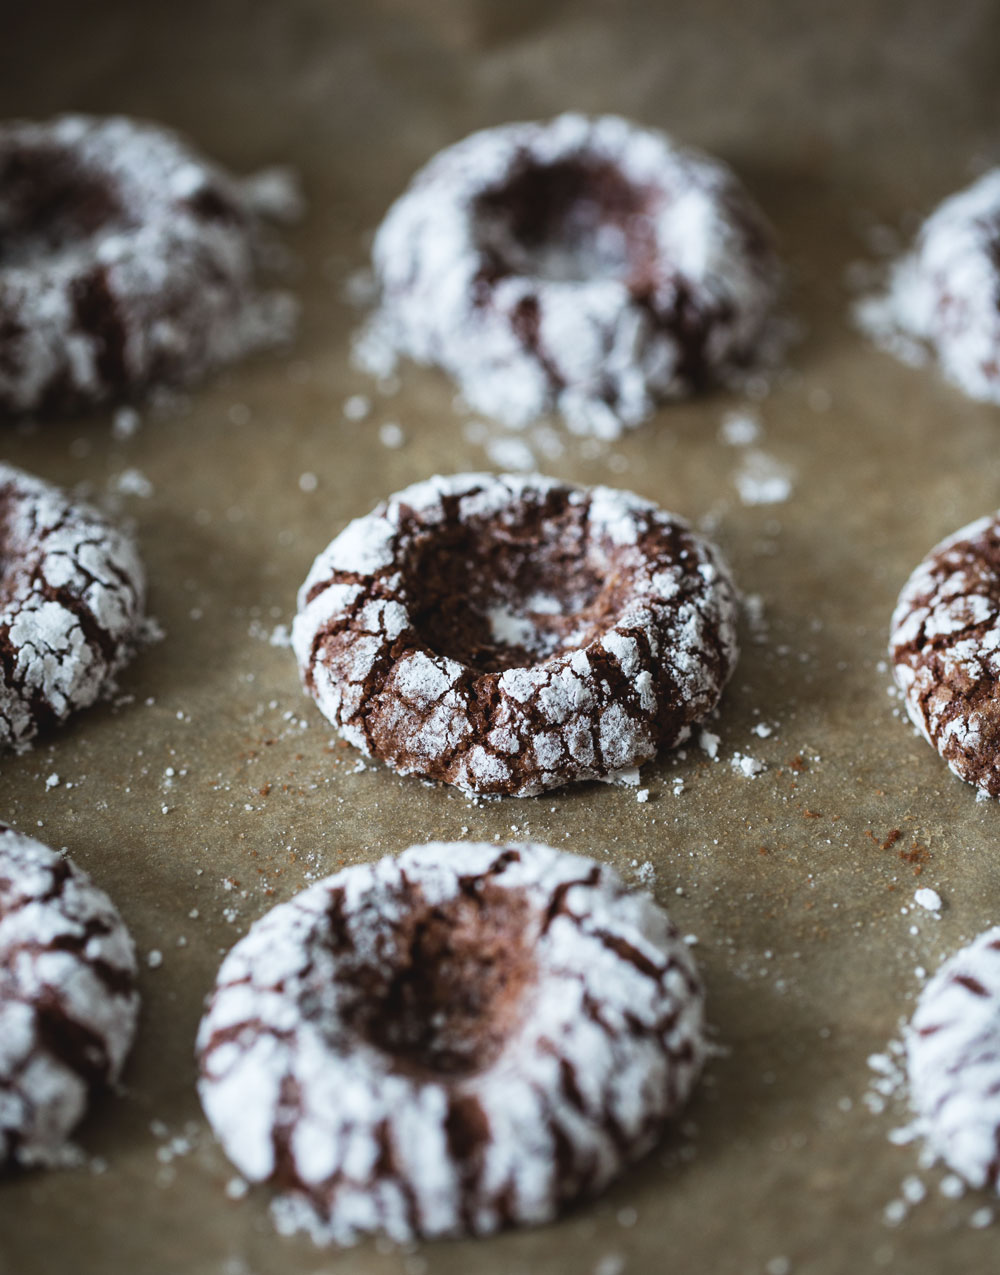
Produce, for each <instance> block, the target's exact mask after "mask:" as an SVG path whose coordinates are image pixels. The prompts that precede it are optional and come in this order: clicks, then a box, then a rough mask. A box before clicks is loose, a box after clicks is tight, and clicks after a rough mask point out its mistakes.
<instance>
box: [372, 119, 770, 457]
mask: <svg viewBox="0 0 1000 1275" xmlns="http://www.w3.org/2000/svg"><path fill="white" fill-rule="evenodd" d="M567 171H568V172H570V173H574V172H575V173H578V175H579V181H578V183H577V184H578V185H579V190H578V192H577V193H576V195H575V196H574V197H573V198H572V199H571V200H570V201H569V204H568V206H567V207H563V205H566V203H567V201H566V200H565V198H563V199H562V200H561V201H559V200H553V199H549V198H547V196H546V192H547V191H548V188H549V185H550V182H551V177H550V175H551V174H552V173H553V172H555V173H562V172H567ZM605 186H610V187H611V188H612V190H613V192H614V193H613V194H611V195H607V194H604V193H602V192H603V190H604V187H605ZM532 192H534V193H533V194H532ZM527 201H530V202H531V203H532V204H533V205H534V204H537V206H538V208H540V209H543V210H546V211H544V212H543V213H542V214H541V215H542V217H543V219H545V224H543V226H542V227H541V228H540V233H533V234H528V233H527V232H526V230H525V229H524V228H523V227H521V225H520V222H519V220H518V218H519V216H521V215H522V214H520V213H519V211H518V210H519V209H520V208H521V206H522V205H523V204H525V203H526V202H527ZM557 208H559V209H560V211H555V210H556V209H557ZM549 223H551V224H549ZM537 230H538V228H536V231H537ZM640 259H641V262H642V264H643V266H644V270H643V278H644V279H650V280H651V281H652V286H651V287H649V288H647V289H645V290H644V291H643V293H642V296H641V298H640V297H639V296H638V295H637V294H636V293H635V292H634V290H633V288H632V286H631V285H630V283H629V277H630V273H631V272H632V271H633V270H635V269H636V267H637V264H638V263H639V261H640ZM373 260H374V265H375V273H376V276H377V279H378V282H379V285H380V290H381V304H380V308H379V310H378V311H377V312H376V314H375V316H374V318H373V319H372V321H371V322H370V323H369V324H368V325H367V327H366V328H365V330H364V332H363V333H362V334H361V335H360V336H359V338H358V340H357V341H356V344H355V358H356V360H357V361H358V362H359V363H360V364H361V365H362V366H363V367H365V368H367V369H368V370H369V371H371V372H372V373H373V374H375V375H378V376H384V375H386V374H388V373H391V371H392V370H393V368H394V366H395V359H396V355H397V353H398V354H403V355H406V356H408V357H410V358H412V359H414V360H416V361H417V362H420V363H427V364H434V365H438V366H441V367H443V368H445V369H446V370H447V371H448V372H449V373H450V374H451V375H452V376H453V377H454V378H455V379H456V381H457V382H458V384H459V387H460V389H461V392H462V394H463V396H464V398H465V399H466V400H467V402H468V403H469V405H470V406H471V407H472V408H473V410H475V411H480V412H484V413H485V414H487V415H489V416H492V417H494V418H496V419H498V420H502V421H504V422H505V423H506V424H508V425H511V426H514V427H518V428H521V427H523V426H525V425H527V424H529V423H530V422H531V421H532V420H534V419H536V418H537V417H539V416H540V415H542V414H543V413H545V412H548V411H552V410H557V411H559V412H560V413H561V414H562V415H563V417H564V418H565V420H566V422H567V424H568V426H569V428H570V429H571V430H573V431H574V432H577V433H580V434H591V435H596V436H598V437H602V438H615V437H617V436H618V435H619V434H620V433H621V431H622V429H623V428H624V427H628V426H633V425H637V424H638V423H639V422H641V421H642V420H643V419H645V418H646V417H647V416H648V415H649V414H650V412H651V411H652V410H653V408H654V407H655V405H656V403H657V402H658V401H660V400H663V399H669V398H676V397H678V396H681V395H684V394H688V393H690V392H691V390H692V389H693V388H695V387H696V385H695V383H696V382H697V381H699V380H700V379H701V377H700V374H699V375H695V374H694V373H693V372H692V371H691V369H692V367H695V366H697V367H698V368H699V369H701V371H702V372H704V373H705V374H707V375H709V376H713V375H714V376H715V377H716V378H720V377H724V376H725V375H726V373H727V372H729V371H731V370H733V369H734V368H735V367H736V366H738V365H740V364H743V363H745V362H747V361H748V360H749V358H750V357H751V355H753V354H754V352H755V350H756V349H757V348H758V347H760V346H762V345H764V344H767V342H766V340H765V336H766V334H765V329H766V327H767V321H768V318H769V315H770V312H771V309H772V306H773V303H774V300H775V295H776V292H777V286H778V269H777V265H776V261H775V258H774V255H773V251H772V249H771V247H770V233H769V231H768V230H767V228H766V226H765V225H764V222H763V219H762V218H761V216H760V214H759V212H758V211H757V209H756V208H755V207H754V206H753V205H752V203H751V202H750V200H749V199H748V197H747V196H746V194H745V192H744V191H743V190H742V188H741V187H740V185H739V184H738V182H737V181H736V179H735V177H734V176H733V174H732V173H731V172H730V171H729V170H728V169H727V168H725V167H724V166H723V165H721V164H719V163H717V162H715V161H713V160H710V159H708V158H707V157H706V156H704V155H701V154H698V153H696V152H694V151H687V150H684V149H681V148H680V147H677V146H675V145H674V144H673V143H672V142H671V141H670V140H669V139H668V138H666V137H665V136H664V135H663V134H660V133H657V132H655V131H653V130H650V129H644V128H640V127H637V126H636V125H633V124H630V123H628V122H627V121H625V120H623V119H619V118H617V117H613V116H604V117H599V118H593V119H588V118H586V117H584V116H581V115H574V114H567V115H561V116H559V117H558V118H557V119H555V120H552V121H551V122H548V123H541V124H537V123H531V124H511V125H506V126H503V127H500V128H493V129H488V130H485V131H483V132H479V133H475V134H473V135H472V136H471V137H468V138H466V139H465V140H464V141H462V142H459V143H458V144H456V145H454V146H451V147H449V148H448V149H446V150H444V151H442V152H441V153H440V154H439V155H437V156H436V157H435V158H434V159H433V160H431V162H430V163H429V164H427V165H426V167H425V168H424V169H423V170H422V171H421V172H420V173H418V174H417V176H416V177H415V178H414V179H413V182H412V183H411V185H410V187H409V189H408V190H407V191H406V193H405V194H404V195H403V196H402V197H401V198H400V199H399V200H397V201H396V203H395V204H394V205H393V207H392V208H391V209H390V211H389V213H388V214H387V216H386V218H385V220H384V221H383V223H382V225H381V227H380V228H379V231H378V233H377V235H376V238H375V244H374V249H373ZM661 260H664V261H668V262H669V263H670V269H663V268H660V261H661ZM681 309H683V313H684V314H685V316H686V319H685V322H684V323H683V324H678V322H677V318H676V316H677V314H678V312H679V310H681Z"/></svg>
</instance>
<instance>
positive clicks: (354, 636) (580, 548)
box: [292, 474, 736, 797]
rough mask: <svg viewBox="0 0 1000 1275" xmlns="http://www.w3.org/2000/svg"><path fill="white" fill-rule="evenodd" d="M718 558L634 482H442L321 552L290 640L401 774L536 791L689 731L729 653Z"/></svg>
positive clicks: (353, 738)
mask: <svg viewBox="0 0 1000 1275" xmlns="http://www.w3.org/2000/svg"><path fill="white" fill-rule="evenodd" d="M735 618H736V596H735V591H734V589H733V585H732V582H731V580H730V578H729V574H728V572H727V570H726V567H725V565H724V564H723V562H722V561H721V559H720V557H719V555H718V552H717V551H716V550H715V549H714V548H713V547H712V546H711V545H709V544H708V543H707V542H706V541H704V540H703V539H701V538H700V537H699V536H697V535H696V534H695V533H694V532H693V531H691V529H690V528H689V527H688V526H687V524H686V523H685V522H683V521H682V520H681V519H679V518H677V517H675V516H674V515H673V514H668V513H665V512H664V511H663V510H661V509H658V508H657V507H656V506H655V505H653V504H651V503H650V502H649V501H646V500H642V499H641V498H640V497H638V496H635V495H633V494H632V493H630V492H622V491H616V490H613V489H611V488H608V487H594V488H584V487H574V486H569V485H567V484H564V483H560V482H556V481H555V480H553V479H550V478H543V477H541V476H540V475H537V474H536V475H529V476H526V477H525V476H515V475H509V474H508V475H502V476H499V477H497V476H495V475H492V474H457V475H453V476H451V477H446V478H442V477H435V478H432V479H429V480H427V481H426V482H423V483H418V484H416V485H415V486H413V487H408V488H406V489H405V490H404V491H401V492H398V493H397V494H396V495H394V496H391V497H390V498H389V499H388V501H386V502H385V503H384V504H382V505H380V506H378V508H376V509H375V510H374V511H373V512H372V513H371V514H369V515H368V516H367V517H364V518H359V519H356V520H355V521H354V522H352V523H351V524H350V525H349V526H348V527H347V528H346V529H345V530H344V531H343V532H342V533H341V534H340V535H339V536H338V537H337V538H336V539H335V540H334V541H333V542H332V543H331V544H330V545H329V546H328V547H327V548H326V549H325V550H324V551H323V553H321V554H320V555H319V557H318V558H317V559H316V561H315V562H314V564H313V566H312V569H311V570H310V572H309V575H308V577H307V579H306V581H305V583H304V584H303V586H302V589H301V591H300V594H299V613H298V615H297V616H296V619H295V623H294V625H293V631H292V644H293V646H294V649H295V653H296V656H297V658H298V661H299V667H300V670H301V675H302V679H303V682H304V685H305V687H306V689H307V691H308V692H309V694H310V695H312V696H313V697H314V698H315V700H316V702H317V704H318V705H319V708H320V709H321V711H322V712H323V713H324V715H325V716H326V717H327V718H329V720H330V721H331V722H333V723H334V724H335V725H336V726H337V727H338V729H339V730H340V732H341V734H342V735H343V736H344V738H345V739H347V740H349V741H350V742H351V743H352V744H354V745H356V746H357V747H358V748H360V749H361V750H362V752H364V753H365V754H366V755H369V756H374V757H377V758H378V759H379V760H381V761H384V762H386V763H387V764H388V765H389V766H390V767H392V768H393V769H394V770H397V771H399V772H400V773H401V774H417V775H422V776H424V777H426V778H429V779H438V780H444V781H446V782H448V783H452V784H456V785H457V786H458V787H459V788H461V789H463V790H464V791H466V792H473V793H482V794H491V795H514V796H521V797H523V796H531V795H533V794H536V793H539V792H543V791H544V790H546V789H549V788H554V787H558V786H559V785H561V784H565V783H568V782H570V781H571V780H579V779H594V778H605V777H606V776H608V775H610V774H613V773H614V772H616V771H620V770H622V769H626V768H629V767H633V766H638V765H640V764H642V763H643V762H645V761H648V760H649V759H650V758H651V757H653V756H654V755H655V753H656V752H657V751H658V750H659V749H661V748H667V747H670V746H671V745H674V744H677V743H679V742H680V741H682V740H684V739H685V738H687V736H688V735H689V734H690V731H691V727H692V724H693V723H695V722H697V721H698V720H699V719H700V718H702V717H704V715H705V714H706V713H707V712H709V710H710V709H712V708H713V707H714V706H715V704H716V702H717V701H718V699H719V696H720V694H721V692H722V688H723V686H724V685H725V683H726V680H727V679H728V677H729V675H730V673H731V672H732V669H733V666H734V664H735V660H736V638H735Z"/></svg>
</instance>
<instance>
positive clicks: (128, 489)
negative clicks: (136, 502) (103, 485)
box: [108, 469, 155, 500]
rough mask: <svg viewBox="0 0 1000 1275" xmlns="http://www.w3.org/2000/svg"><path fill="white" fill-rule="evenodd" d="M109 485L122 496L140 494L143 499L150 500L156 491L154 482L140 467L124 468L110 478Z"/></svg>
mask: <svg viewBox="0 0 1000 1275" xmlns="http://www.w3.org/2000/svg"><path fill="white" fill-rule="evenodd" d="M108 486H109V487H110V489H111V490H112V491H116V492H118V494H119V495H121V496H138V497H139V498H140V499H142V500H148V499H149V498H150V496H152V495H153V492H154V491H155V488H154V487H153V484H152V483H151V482H150V481H149V479H148V478H147V477H146V475H145V474H144V473H143V472H142V470H140V469H123V470H122V472H121V473H120V474H115V475H114V476H113V477H112V478H110V479H109V480H108Z"/></svg>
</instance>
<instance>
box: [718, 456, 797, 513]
mask: <svg viewBox="0 0 1000 1275" xmlns="http://www.w3.org/2000/svg"><path fill="white" fill-rule="evenodd" d="M794 478H795V471H794V470H793V469H792V468H791V466H790V465H786V464H785V463H784V462H783V461H780V460H777V459H776V458H775V457H774V456H769V455H768V454H767V453H766V452H761V451H756V450H750V451H747V452H746V453H745V454H744V456H743V459H742V462H741V464H740V468H739V469H738V470H737V471H736V474H735V475H734V479H733V481H734V482H735V483H736V490H737V491H738V492H739V494H740V500H741V501H742V502H743V504H744V505H776V504H781V503H782V502H783V501H785V500H787V499H788V497H789V496H790V495H791V494H792V483H793V481H794Z"/></svg>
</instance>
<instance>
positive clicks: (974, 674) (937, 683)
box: [889, 514, 1000, 797]
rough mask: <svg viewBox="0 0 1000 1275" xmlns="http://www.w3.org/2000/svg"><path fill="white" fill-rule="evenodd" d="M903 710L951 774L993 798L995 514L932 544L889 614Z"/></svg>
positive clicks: (998, 550) (999, 617) (997, 660)
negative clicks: (893, 610)
mask: <svg viewBox="0 0 1000 1275" xmlns="http://www.w3.org/2000/svg"><path fill="white" fill-rule="evenodd" d="M889 653H890V656H891V657H892V663H893V674H894V676H895V679H896V682H897V683H898V685H899V687H900V689H901V690H902V692H903V698H904V702H905V704H906V710H907V712H908V713H909V715H910V718H911V719H912V721H913V722H914V724H915V725H916V726H917V728H918V729H919V730H920V731H921V733H922V734H923V735H924V737H925V738H926V739H927V740H928V741H929V742H930V743H931V744H933V745H934V747H935V748H936V749H937V750H938V752H939V753H940V754H941V756H942V757H943V758H944V760H945V761H946V762H947V763H948V765H949V766H950V767H951V769H952V770H953V771H954V772H955V774H956V775H958V776H960V777H961V778H962V779H965V780H967V781H968V782H969V783H970V784H976V786H977V787H979V788H980V789H981V790H982V791H983V792H985V793H987V794H989V796H991V797H998V796H1000V514H990V515H989V516H988V517H986V518H980V519H979V521H978V522H974V523H971V524H970V525H969V526H968V527H963V528H962V529H961V530H960V531H956V532H955V534H954V535H952V536H949V538H948V539H947V540H944V541H942V543H941V544H939V545H937V546H936V548H934V549H932V550H931V552H930V553H929V554H928V555H927V557H926V558H925V559H924V560H923V562H921V563H920V565H919V566H918V567H917V568H916V570H915V571H914V572H913V574H912V575H911V576H910V579H909V580H908V581H907V583H906V585H905V586H904V588H903V591H902V593H901V594H900V596H899V601H898V603H897V604H896V610H895V612H894V613H893V617H892V624H891V635H890V641H889Z"/></svg>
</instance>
